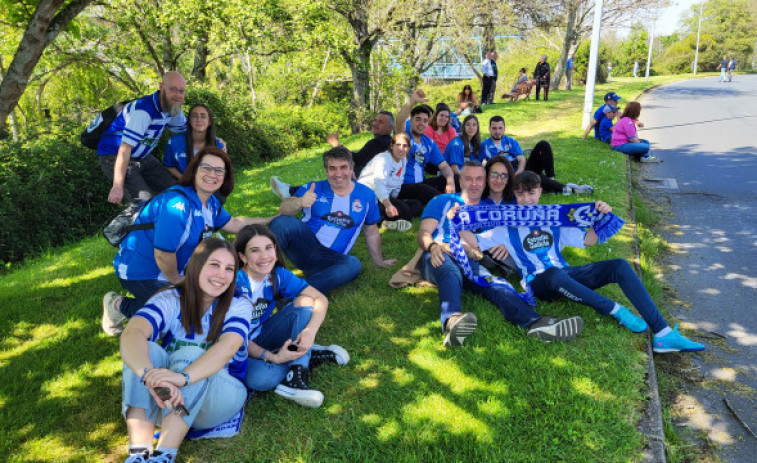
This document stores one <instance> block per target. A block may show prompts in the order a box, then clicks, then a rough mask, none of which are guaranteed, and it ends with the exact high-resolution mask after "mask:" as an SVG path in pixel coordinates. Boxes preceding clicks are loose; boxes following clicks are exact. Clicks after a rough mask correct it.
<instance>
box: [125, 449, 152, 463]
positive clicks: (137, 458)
mask: <svg viewBox="0 0 757 463" xmlns="http://www.w3.org/2000/svg"><path fill="white" fill-rule="evenodd" d="M149 459H150V451H149V450H147V449H142V448H139V449H129V456H128V457H127V458H126V460H124V463H147V460H149Z"/></svg>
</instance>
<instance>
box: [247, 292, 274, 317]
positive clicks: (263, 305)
mask: <svg viewBox="0 0 757 463" xmlns="http://www.w3.org/2000/svg"><path fill="white" fill-rule="evenodd" d="M269 305H271V301H269V300H268V299H266V298H263V297H259V298H258V300H257V301H255V302H253V303H252V317H251V318H250V319H251V320H257V319H258V318H260V317H262V316H263V313H265V311H266V309H268V306H269Z"/></svg>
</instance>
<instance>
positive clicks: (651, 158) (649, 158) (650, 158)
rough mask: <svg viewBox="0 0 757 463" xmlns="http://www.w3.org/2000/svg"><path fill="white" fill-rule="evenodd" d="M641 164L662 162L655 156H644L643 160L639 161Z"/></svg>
mask: <svg viewBox="0 0 757 463" xmlns="http://www.w3.org/2000/svg"><path fill="white" fill-rule="evenodd" d="M639 162H644V163H655V162H662V161H660V159H659V158H656V157H654V156H643V157H642V158H640V159H639Z"/></svg>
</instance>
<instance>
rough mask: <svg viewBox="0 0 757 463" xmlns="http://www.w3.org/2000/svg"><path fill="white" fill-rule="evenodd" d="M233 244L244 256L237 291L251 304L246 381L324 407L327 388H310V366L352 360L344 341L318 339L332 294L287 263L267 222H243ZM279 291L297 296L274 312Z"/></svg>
mask: <svg viewBox="0 0 757 463" xmlns="http://www.w3.org/2000/svg"><path fill="white" fill-rule="evenodd" d="M234 247H235V248H236V251H237V255H238V256H239V259H240V260H241V261H242V268H241V269H240V270H239V272H238V273H237V279H236V282H237V289H236V292H237V295H240V296H242V297H244V298H245V299H247V300H248V301H249V302H250V304H252V317H251V318H248V320H250V337H249V347H248V354H249V360H248V363H247V376H246V378H245V383H246V384H247V387H248V388H250V389H251V390H253V391H268V390H271V389H274V392H276V394H278V395H280V396H282V397H285V398H287V399H290V400H293V401H294V402H296V403H298V404H300V405H304V406H305V407H312V408H316V407H320V406H321V404H322V403H323V394H322V393H321V392H320V391H316V390H313V389H310V385H309V384H308V375H309V371H310V370H312V369H313V368H314V367H316V366H318V365H320V364H322V363H324V362H331V363H337V364H340V365H344V364H346V363H347V362H348V361H349V360H350V356H349V355H348V354H347V351H346V350H344V349H343V348H341V347H340V346H337V345H331V346H328V347H323V346H319V345H316V344H314V341H315V336H316V334H317V333H318V329H319V328H320V327H321V323H323V320H324V318H325V317H326V310H327V309H328V306H329V301H328V299H326V296H324V295H323V294H321V292H320V291H318V290H317V289H315V288H313V287H312V286H310V285H309V284H308V283H307V282H306V281H305V280H302V279H300V278H298V277H296V276H295V275H294V274H292V272H290V271H289V270H287V269H286V267H284V259H283V257H282V256H281V250H280V249H279V246H278V244H277V243H276V238H275V237H274V235H273V233H272V232H271V231H270V230H269V229H268V227H265V226H263V225H250V226H247V227H244V228H243V229H242V230H241V231H240V232H239V233H238V234H237V238H236V240H234ZM281 297H284V298H286V299H290V300H293V302H290V303H288V304H287V305H286V306H285V307H284V308H283V309H280V310H278V311H277V312H276V313H275V314H274V313H273V310H274V309H275V308H276V301H277V299H279V298H281Z"/></svg>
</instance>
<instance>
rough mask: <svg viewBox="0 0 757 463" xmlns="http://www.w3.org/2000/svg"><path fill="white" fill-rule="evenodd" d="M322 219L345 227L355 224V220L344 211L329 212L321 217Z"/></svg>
mask: <svg viewBox="0 0 757 463" xmlns="http://www.w3.org/2000/svg"><path fill="white" fill-rule="evenodd" d="M321 220H323V221H324V222H327V223H329V224H330V225H333V226H335V227H339V228H344V229H347V228H352V227H354V226H355V220H354V219H353V218H352V217H350V216H349V215H346V214H345V213H344V212H342V211H337V212H331V213H329V214H326V215H324V216H323V217H321Z"/></svg>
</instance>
